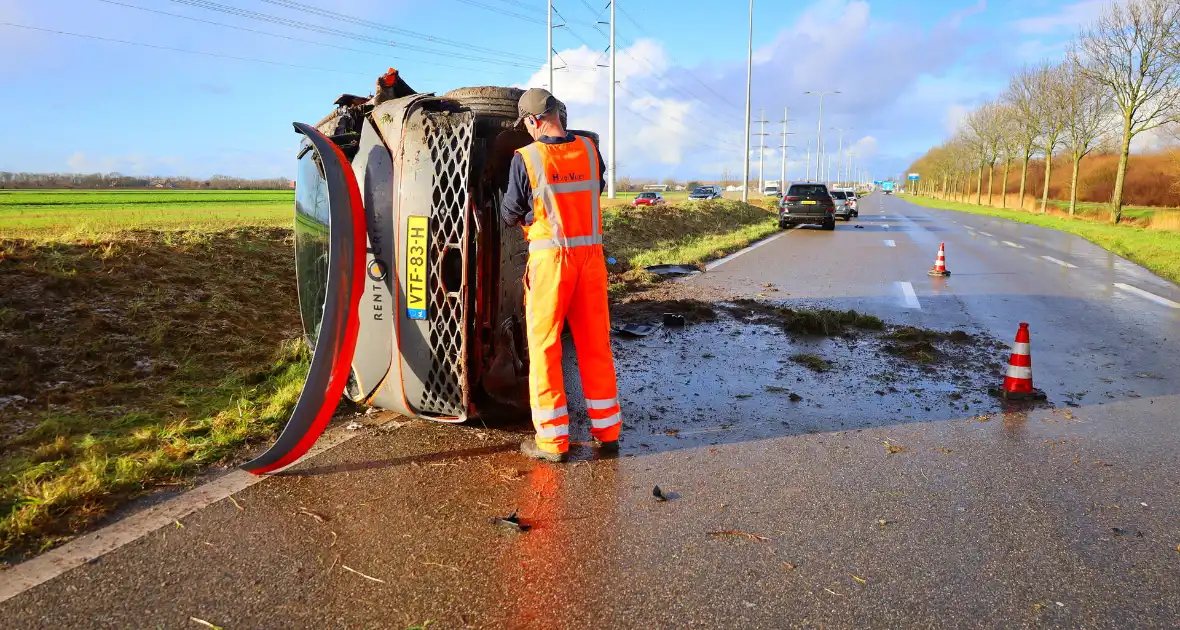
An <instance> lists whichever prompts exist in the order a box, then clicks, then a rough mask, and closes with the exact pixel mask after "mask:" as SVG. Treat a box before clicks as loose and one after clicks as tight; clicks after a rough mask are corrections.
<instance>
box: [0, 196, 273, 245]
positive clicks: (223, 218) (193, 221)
mask: <svg viewBox="0 0 1180 630" xmlns="http://www.w3.org/2000/svg"><path fill="white" fill-rule="evenodd" d="M294 203H295V193H294V191H284V190H31V191H30V190H0V234H3V235H5V236H11V237H30V238H33V237H47V236H49V237H56V236H70V235H75V236H87V235H95V234H102V233H105V232H110V231H116V230H121V229H131V228H135V229H155V230H179V229H186V228H190V227H197V226H199V227H201V228H205V229H209V228H216V229H226V228H232V227H238V226H263V227H286V226H289V225H290V223H291V216H292V212H293V210H292V207H293V205H294Z"/></svg>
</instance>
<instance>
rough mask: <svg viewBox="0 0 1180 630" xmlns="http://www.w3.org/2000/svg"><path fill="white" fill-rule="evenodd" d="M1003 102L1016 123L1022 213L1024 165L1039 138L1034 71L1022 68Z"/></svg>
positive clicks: (1026, 176) (1026, 174) (1026, 179)
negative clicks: (1009, 108)
mask: <svg viewBox="0 0 1180 630" xmlns="http://www.w3.org/2000/svg"><path fill="white" fill-rule="evenodd" d="M1004 101H1005V102H1007V103H1008V105H1009V106H1010V107H1011V108H1012V112H1013V115H1014V117H1015V120H1016V128H1015V130H1014V133H1015V134H1016V145H1017V146H1018V147H1019V154H1018V157H1019V158H1020V204H1019V207H1020V208H1021V209H1022V210H1023V209H1024V192H1025V189H1026V187H1027V185H1028V161H1029V160H1031V159H1032V156H1033V155H1034V154H1035V153H1036V149H1037V139H1038V138H1039V137H1040V135H1041V123H1040V118H1039V117H1040V114H1041V112H1040V108H1039V107H1038V106H1037V103H1038V102H1039V101H1038V99H1037V71H1036V69H1035V68H1029V67H1025V68H1022V69H1021V70H1020V71H1019V72H1017V73H1016V74H1015V75H1014V76H1013V77H1012V79H1011V81H1009V83H1008V89H1007V90H1006V91H1005V92H1004Z"/></svg>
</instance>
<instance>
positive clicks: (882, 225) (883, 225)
mask: <svg viewBox="0 0 1180 630" xmlns="http://www.w3.org/2000/svg"><path fill="white" fill-rule="evenodd" d="M881 227H883V228H885V229H886V230H888V229H889V224H888V223H882V224H881Z"/></svg>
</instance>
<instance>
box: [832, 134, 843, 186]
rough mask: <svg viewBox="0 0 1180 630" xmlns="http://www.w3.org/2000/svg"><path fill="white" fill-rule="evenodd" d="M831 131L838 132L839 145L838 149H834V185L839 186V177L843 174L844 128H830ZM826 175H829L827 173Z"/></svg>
mask: <svg viewBox="0 0 1180 630" xmlns="http://www.w3.org/2000/svg"><path fill="white" fill-rule="evenodd" d="M832 131H838V132H840V144H839V146H838V148H837V149H836V183H837V184H839V183H840V177H841V175H842V174H843V173H842V172H841V171H842V170H843V166H842V165H843V164H844V128H843V127H832ZM828 175H831V173H829V174H828Z"/></svg>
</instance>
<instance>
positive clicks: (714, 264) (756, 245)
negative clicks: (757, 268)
mask: <svg viewBox="0 0 1180 630" xmlns="http://www.w3.org/2000/svg"><path fill="white" fill-rule="evenodd" d="M791 232H794V230H788V231H786V232H779V233H778V234H775V235H774V236H772V237H770V238H764V239H762V240H760V241H758V242H757V243H754V244H753V245H751V246H749V247H747V248H745V249H742V250H738V251H736V252H734V253H732V254H730V255H728V256H726V257H725V258H719V259H717V260H714V261H713V262H711V263H708V264H706V265H705V271H713V270H714V269H716V268H718V267H720V266H721V265H724V264H725V263H727V262H729V261H731V260H733V259H734V258H737V257H738V256H741V255H742V254H748V253H750V252H752V251H754V250H756V249H758V248H759V247H762V246H763V245H766V244H767V243H770V242H771V241H775V240H777V239H780V238H782V237H784V236H786V235H788V234H790V233H791ZM689 277H692V276H689Z"/></svg>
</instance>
